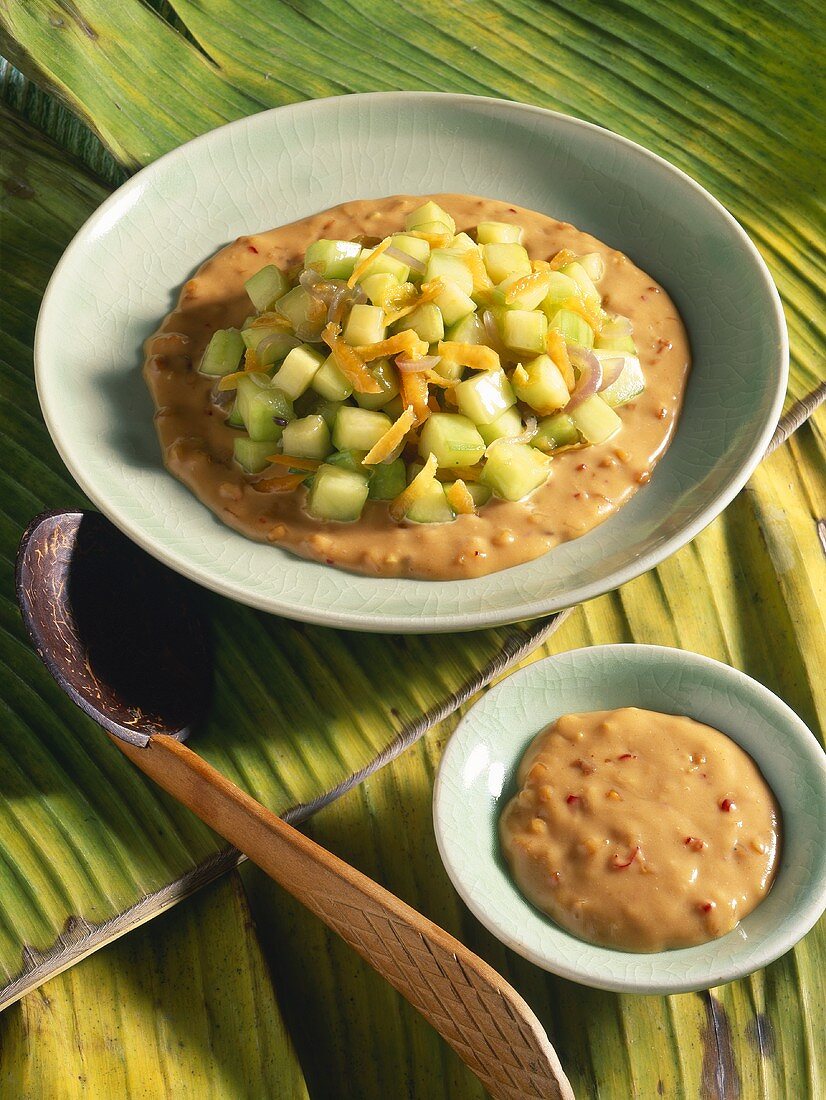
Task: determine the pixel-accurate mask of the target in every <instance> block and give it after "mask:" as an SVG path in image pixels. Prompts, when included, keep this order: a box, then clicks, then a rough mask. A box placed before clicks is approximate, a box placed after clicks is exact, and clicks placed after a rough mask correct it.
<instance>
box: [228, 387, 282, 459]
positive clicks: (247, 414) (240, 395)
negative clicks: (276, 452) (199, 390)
mask: <svg viewBox="0 0 826 1100" xmlns="http://www.w3.org/2000/svg"><path fill="white" fill-rule="evenodd" d="M235 392H236V397H235V403H236V406H237V408H238V412H239V414H240V416H241V419H242V420H243V421H244V427H245V428H246V429H247V432H248V433H249V437H250V439H252V440H253V441H254V442H260V441H262V440H267V441H268V442H271V443H276V442H277V441H278V440H279V439H280V438H281V431H282V429H283V427H284V421H287V420H291V419H292V415H293V405H292V401H290V399H289V398H288V397H287V395H286V394H285V393H284V391H283V390H280V389H278V388H277V387H276V386H275V385H273V383H272V381H271V380H270V379H269V378H267V376H266V375H263V374H247V375H244V377H243V378H239V379H238V388H237V389H236V391H235Z"/></svg>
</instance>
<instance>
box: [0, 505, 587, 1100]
mask: <svg viewBox="0 0 826 1100" xmlns="http://www.w3.org/2000/svg"><path fill="white" fill-rule="evenodd" d="M17 594H18V601H19V603H20V608H21V610H22V613H23V619H24V621H25V623H26V626H27V628H28V630H29V633H30V634H31V637H32V640H33V642H34V645H35V648H36V649H37V652H38V654H39V655H40V657H41V658H42V660H43V662H44V663H45V665H46V667H47V668H48V670H49V672H50V673H51V674H52V676H53V677H54V678H55V680H57V682H58V684H59V685H60V687H61V688H63V690H64V691H65V692H66V693H67V695H69V696H70V698H71V699H73V700H74V702H75V703H77V705H78V706H79V707H81V709H82V710H84V711H85V712H86V713H87V714H88V715H89V716H90V717H91V718H93V719H94V720H95V721H96V722H98V723H99V725H101V726H103V728H104V730H106V732H107V733H108V734H109V736H110V738H111V740H112V741H113V743H114V744H115V745H117V746H118V748H119V749H120V750H121V752H123V753H124V754H125V755H126V756H128V757H129V759H130V760H131V761H133V763H135V764H136V765H137V766H138V767H139V768H140V769H141V770H142V771H144V772H145V773H146V774H147V775H149V776H151V777H152V778H153V779H154V780H155V781H156V782H157V783H158V784H159V785H160V786H161V787H163V789H164V790H165V791H168V792H169V794H171V795H172V796H173V797H174V798H177V799H178V800H179V801H180V802H182V803H183V804H184V805H185V806H188V807H189V809H191V810H192V811H193V812H194V813H196V814H197V815H198V817H200V818H201V819H202V820H203V821H205V822H206V824H207V825H209V826H210V827H211V828H212V829H214V830H215V831H216V832H218V833H220V834H221V836H223V837H225V838H226V839H227V840H228V841H229V842H230V843H231V844H233V845H235V847H236V848H238V849H239V850H240V851H241V852H244V853H245V854H246V855H247V856H249V858H250V859H251V860H253V862H254V863H257V864H258V866H259V867H261V868H262V869H263V870H264V871H266V873H267V874H268V875H270V876H271V877H272V878H274V879H275V881H276V882H278V883H280V884H281V885H282V886H283V887H284V888H285V889H286V890H288V891H289V892H290V893H291V894H292V895H293V896H294V897H296V898H297V899H298V900H299V901H300V902H302V903H303V904H304V905H306V906H307V908H308V909H310V910H312V912H313V913H315V914H316V915H317V916H319V917H320V918H321V919H322V920H323V921H324V922H325V924H327V925H328V926H329V927H330V928H332V929H333V930H334V931H335V932H337V933H338V934H339V935H340V936H341V937H342V939H344V940H346V941H347V943H349V944H350V946H351V947H353V948H354V949H355V950H356V951H357V952H358V953H359V954H360V955H361V956H362V958H364V959H366V961H367V962H369V963H370V965H371V966H373V967H374V968H375V969H376V970H377V971H378V972H379V973H380V974H381V975H383V976H384V977H385V978H386V979H387V981H388V982H390V984H391V985H392V986H393V987H394V988H395V989H397V990H398V991H399V993H401V994H402V996H404V997H406V998H407V1000H408V1001H410V1003H411V1004H412V1005H413V1006H414V1007H415V1008H417V1009H418V1010H419V1012H421V1014H422V1015H423V1016H424V1017H425V1019H427V1020H428V1021H429V1022H430V1023H431V1024H432V1025H433V1027H435V1028H436V1030H437V1031H438V1032H439V1033H440V1034H441V1035H442V1036H443V1037H444V1038H445V1039H446V1040H447V1042H448V1043H450V1045H451V1046H452V1047H453V1049H454V1050H455V1051H456V1052H457V1053H458V1054H459V1056H460V1057H461V1058H462V1059H463V1060H464V1061H465V1062H466V1063H467V1065H468V1066H470V1068H471V1069H472V1070H473V1071H474V1073H476V1074H477V1076H478V1077H479V1078H480V1079H481V1081H482V1082H483V1084H484V1085H485V1086H486V1088H487V1089H488V1090H489V1091H490V1093H491V1094H492V1095H493V1096H494V1097H497V1098H499V1097H502V1098H508V1100H528V1098H531V1097H536V1098H538V1100H539V1098H541V1100H556V1098H565V1100H573V1092H572V1091H571V1086H570V1084H569V1083H568V1080H567V1078H566V1077H565V1074H564V1073H563V1071H562V1067H561V1066H560V1063H559V1059H558V1058H557V1056H556V1053H555V1051H554V1049H553V1047H552V1046H551V1044H550V1043H549V1041H548V1038H547V1036H546V1035H545V1032H544V1031H543V1029H542V1025H541V1024H540V1023H539V1021H538V1020H537V1018H536V1016H535V1015H534V1014H533V1012H532V1011H531V1009H530V1008H529V1007H528V1005H527V1004H526V1003H525V1001H524V1000H523V999H522V998H521V997H520V996H519V994H518V993H517V992H516V991H515V990H514V989H512V988H511V986H509V985H508V984H507V982H505V981H504V979H503V978H502V977H500V975H499V974H497V973H496V971H495V970H493V969H492V968H491V967H490V966H488V964H487V963H486V962H484V961H483V960H482V959H480V958H479V957H478V956H477V955H474V954H473V952H472V951H469V950H468V949H467V948H466V947H465V946H464V945H463V944H461V943H459V941H458V940H456V939H454V938H453V936H450V935H448V933H447V932H445V931H444V930H443V929H441V928H439V927H438V926H437V925H435V924H434V923H433V922H432V921H430V920H428V919H427V918H426V917H423V916H422V915H421V914H420V913H417V912H416V911H415V910H414V909H411V908H410V906H409V905H405V903H404V902H403V901H401V900H400V899H399V898H397V897H394V896H393V895H392V894H390V893H389V892H388V891H387V890H385V889H384V888H383V887H381V886H379V885H378V884H377V883H375V882H373V881H372V880H370V879H369V878H367V877H366V876H365V875H363V874H361V873H360V872H359V871H357V870H356V869H355V868H354V867H350V866H349V865H348V864H346V863H344V862H343V861H342V860H340V859H338V858H337V857H336V856H334V855H332V854H331V853H330V852H328V851H326V850H325V849H324V848H321V847H320V846H319V845H318V844H316V843H314V842H313V841H312V840H310V839H308V838H307V837H306V836H304V834H303V833H300V832H298V831H297V830H296V829H294V828H292V827H291V826H290V825H288V824H287V823H286V822H284V821H282V820H281V819H280V818H279V817H277V816H276V814H274V813H272V812H271V811H270V810H268V809H266V807H264V806H262V805H260V804H259V803H258V802H256V801H255V799H253V798H250V796H249V795H247V794H245V793H244V792H243V791H242V790H240V789H239V788H238V787H236V786H235V784H233V783H230V782H229V780H227V779H225V778H224V776H222V775H221V774H220V773H219V772H217V771H216V770H215V769H214V768H213V767H211V766H210V765H209V764H208V763H207V762H206V761H205V760H203V759H202V758H201V757H199V756H198V755H197V754H196V753H194V752H192V750H191V749H189V748H187V746H186V745H185V744H183V740H184V738H185V737H186V736H187V735H188V734H189V733H190V732H191V731H192V729H193V728H194V727H196V726H197V724H198V722H199V721H200V720H201V719H202V718H203V716H204V714H205V711H206V707H207V702H208V698H209V687H210V682H211V656H210V652H209V643H208V638H207V631H206V630H205V629H204V627H203V625H202V623H201V621H200V619H199V616H198V614H197V610H196V607H195V599H194V596H195V590H194V587H193V586H191V585H189V584H188V583H187V582H185V581H183V580H182V579H181V578H180V577H178V576H177V575H176V574H174V573H172V572H171V571H170V570H168V569H166V568H165V567H163V566H161V565H160V564H159V563H158V562H156V561H155V560H154V559H152V558H150V557H149V556H148V555H147V554H145V553H143V551H141V550H139V549H138V548H137V547H136V546H135V545H134V544H133V543H131V542H130V541H129V540H128V539H127V538H126V537H125V536H123V535H122V534H120V532H119V531H117V530H116V528H114V527H113V526H112V525H111V524H110V523H109V522H108V521H107V520H105V519H104V518H103V517H102V516H101V515H99V514H98V513H96V512H52V513H47V514H45V515H43V516H39V517H38V518H37V519H35V520H34V521H33V522H32V523H31V524H30V526H29V528H28V530H27V531H26V533H25V534H24V536H23V539H22V541H21V544H20V550H19V553H18V559H17Z"/></svg>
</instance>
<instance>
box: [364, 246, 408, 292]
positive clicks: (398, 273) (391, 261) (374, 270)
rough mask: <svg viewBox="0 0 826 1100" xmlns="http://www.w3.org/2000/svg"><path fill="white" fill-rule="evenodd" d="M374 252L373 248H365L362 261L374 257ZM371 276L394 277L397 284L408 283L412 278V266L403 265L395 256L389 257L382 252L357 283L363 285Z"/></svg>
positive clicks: (371, 262) (372, 261)
mask: <svg viewBox="0 0 826 1100" xmlns="http://www.w3.org/2000/svg"><path fill="white" fill-rule="evenodd" d="M374 251H375V249H373V248H365V249H364V251H363V252H362V254H361V259H362V260H366V259H367V258H368V257H369V256H372V255H373V252H374ZM371 275H392V276H393V278H394V279H395V280H396V281H397V282H399V283H406V282H407V280H408V279H409V278H410V265H409V264H405V263H402V261H401V260H397V259H395V258H394V257H393V256H388V255H387V253H386V252H380V253H379V254H378V256H376V258H375V259H374V260H371V261H370V263H369V264H368V265H367V267H366V268H365V269H364V271H363V272H362V273H361V275H360V276H359V277H358V280H357V281H358V282H359V284H361V283H363V282H364V280H365V279H367V278H369V277H370V276H371Z"/></svg>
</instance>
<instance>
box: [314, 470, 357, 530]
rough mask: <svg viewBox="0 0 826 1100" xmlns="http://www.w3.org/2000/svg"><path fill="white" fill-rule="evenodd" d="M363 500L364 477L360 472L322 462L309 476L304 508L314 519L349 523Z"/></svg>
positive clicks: (355, 516) (354, 517) (353, 518)
mask: <svg viewBox="0 0 826 1100" xmlns="http://www.w3.org/2000/svg"><path fill="white" fill-rule="evenodd" d="M366 500H367V478H366V477H365V476H364V475H363V474H357V473H355V472H354V471H353V470H344V469H342V468H341V467H340V466H330V465H327V464H326V463H325V465H324V466H319V468H318V470H317V471H316V474H315V477H314V478H313V487H312V489H310V492H309V494H308V496H307V511H308V512H309V513H310V515H311V516H315V518H316V519H331V520H338V521H339V522H340V523H352V522H353V521H354V520H357V519H358V518H359V516H360V515H361V510H362V508H363V507H364V502H365V501H366Z"/></svg>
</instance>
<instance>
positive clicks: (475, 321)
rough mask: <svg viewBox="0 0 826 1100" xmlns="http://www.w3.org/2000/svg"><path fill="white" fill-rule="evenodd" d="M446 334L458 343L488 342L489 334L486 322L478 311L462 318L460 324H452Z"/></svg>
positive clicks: (449, 338)
mask: <svg viewBox="0 0 826 1100" xmlns="http://www.w3.org/2000/svg"><path fill="white" fill-rule="evenodd" d="M445 336H446V338H447V339H448V340H452V341H454V342H455V343H457V344H486V343H487V342H488V334H487V331H486V330H485V323H484V321H483V320H482V318H481V317H480V316H479V314H478V313H471V314H470V315H469V316H468V317H464V318H462V320H461V321H459V322H458V324H455V325H451V327H450V328H449V329H446V330H445Z"/></svg>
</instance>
